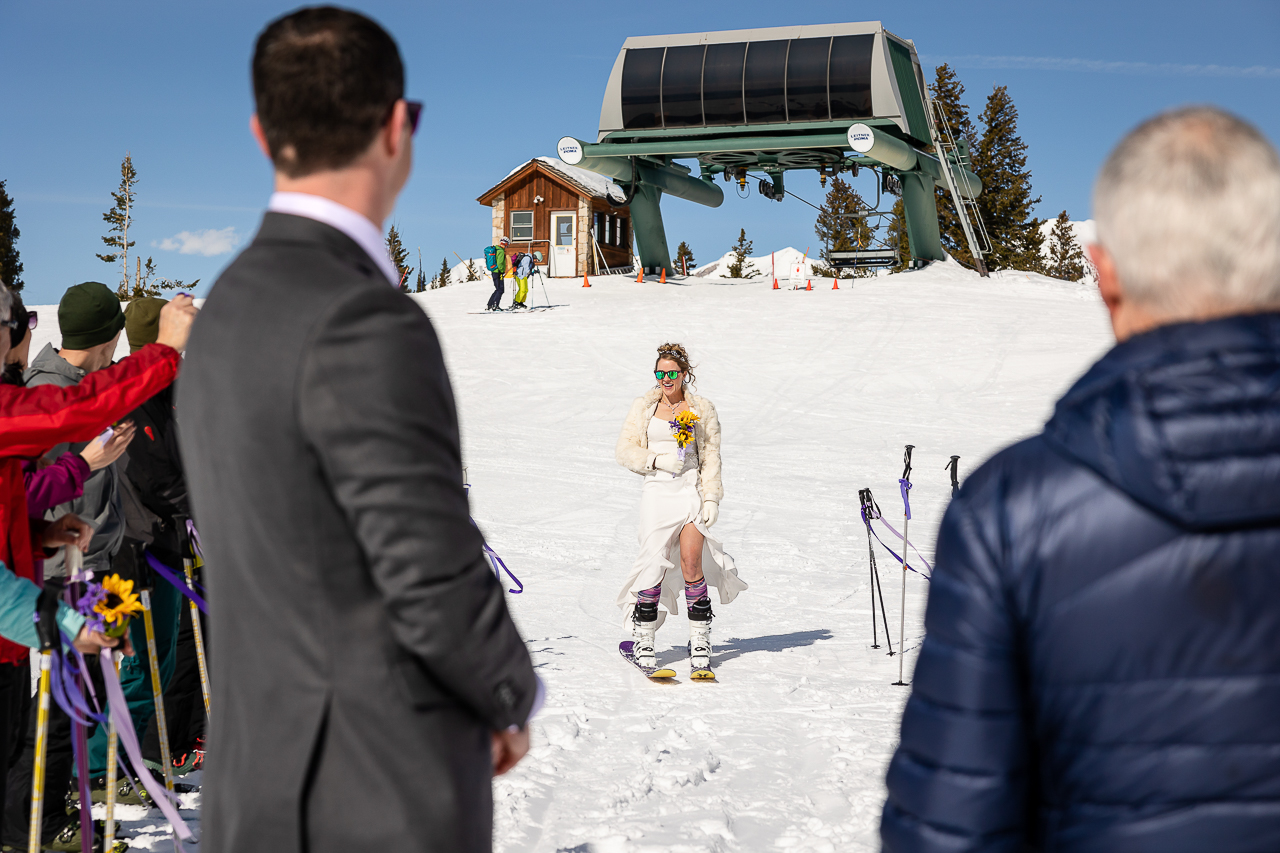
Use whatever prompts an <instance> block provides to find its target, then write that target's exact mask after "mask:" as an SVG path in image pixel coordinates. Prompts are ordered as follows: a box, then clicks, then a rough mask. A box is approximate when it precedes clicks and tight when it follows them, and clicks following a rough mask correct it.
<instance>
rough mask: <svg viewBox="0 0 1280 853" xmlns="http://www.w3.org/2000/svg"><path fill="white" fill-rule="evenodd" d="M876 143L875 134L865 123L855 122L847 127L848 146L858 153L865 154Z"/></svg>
mask: <svg viewBox="0 0 1280 853" xmlns="http://www.w3.org/2000/svg"><path fill="white" fill-rule="evenodd" d="M875 144H876V136H875V134H874V133H872V132H871V128H869V127H867V126H866V125H865V124H861V123H859V124H855V125H854V126H853V127H851V128H849V147H850V148H852V149H853V150H854V151H857V152H858V153H859V154H866V153H867V152H868V151H870V150H871V147H872V146H873V145H875Z"/></svg>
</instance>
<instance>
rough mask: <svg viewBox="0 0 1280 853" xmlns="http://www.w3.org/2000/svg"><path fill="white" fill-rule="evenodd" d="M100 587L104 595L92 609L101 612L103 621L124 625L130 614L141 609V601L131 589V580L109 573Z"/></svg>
mask: <svg viewBox="0 0 1280 853" xmlns="http://www.w3.org/2000/svg"><path fill="white" fill-rule="evenodd" d="M102 589H103V591H104V592H106V596H105V597H104V598H103V599H102V601H99V602H98V603H97V604H96V605H94V608H93V609H94V611H95V612H97V613H101V614H102V618H103V621H105V622H107V623H108V624H118V625H124V624H125V623H126V622H128V621H129V617H130V616H132V615H133V614H135V613H137V612H138V611H139V610H141V609H142V602H141V601H139V600H138V594H137V593H136V592H134V591H133V581H127V580H121V578H120V576H119V575H110V576H108V577H105V578H103V579H102Z"/></svg>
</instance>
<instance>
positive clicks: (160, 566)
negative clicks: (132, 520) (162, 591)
mask: <svg viewBox="0 0 1280 853" xmlns="http://www.w3.org/2000/svg"><path fill="white" fill-rule="evenodd" d="M147 563H148V564H149V565H150V566H151V568H153V569H155V571H156V574H158V575H159V576H160V577H162V578H164V579H165V580H167V581H168V582H169V583H170V584H171V585H172V586H174V587H175V588H176V589H177V590H178V592H180V593H182V594H183V595H185V596H186V597H187V598H189V599H191V600H192V601H194V602H195V603H196V607H199V608H200V609H201V610H203V611H204V612H205V613H208V612H209V608H208V607H206V606H205V603H204V599H203V598H201V597H200V593H198V592H196V591H195V590H194V589H192V588H191V587H189V586H187V582H186V580H185V579H184V578H183V577H182V576H181V575H179V574H178V573H177V572H175V571H174V570H173V569H171V568H169V567H168V566H166V565H165V564H164V563H162V562H160V561H159V560H157V559H156V558H155V555H154V554H152V553H151V552H150V551H148V552H147Z"/></svg>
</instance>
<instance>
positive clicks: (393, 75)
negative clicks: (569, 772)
mask: <svg viewBox="0 0 1280 853" xmlns="http://www.w3.org/2000/svg"><path fill="white" fill-rule="evenodd" d="M253 89H254V99H255V102H256V106H257V113H256V114H255V115H254V117H253V118H252V119H251V126H252V128H253V129H254V135H255V136H256V138H257V140H258V143H259V145H260V146H261V147H262V149H263V152H264V153H265V154H266V155H267V156H268V157H270V158H271V160H272V162H273V163H274V165H275V170H276V171H275V187H276V193H275V194H274V195H273V196H272V199H271V201H270V202H269V203H268V206H267V210H268V212H267V214H266V215H265V216H264V217H263V220H262V227H261V229H260V230H259V231H258V234H257V236H256V237H255V238H254V240H253V242H252V243H251V244H250V245H249V246H248V247H247V248H246V249H245V250H244V251H243V252H242V253H241V254H240V256H239V257H238V258H236V259H235V260H234V261H232V263H231V265H230V266H228V267H227V269H226V270H225V271H224V272H223V273H222V275H221V276H220V277H219V278H218V281H217V283H216V284H214V286H213V290H212V291H211V292H210V294H209V298H208V301H207V302H206V303H205V306H204V308H203V310H202V311H201V316H200V324H199V327H198V329H197V330H196V333H195V336H194V337H193V339H192V342H191V350H190V353H189V355H188V359H187V362H186V364H185V366H184V367H183V371H184V372H183V378H182V382H181V383H179V384H178V387H177V396H178V427H179V433H180V435H181V438H182V456H183V462H184V463H185V467H186V472H187V481H188V484H189V486H190V489H191V504H192V506H193V507H194V509H195V511H196V513H197V516H198V517H197V522H198V523H199V525H200V536H201V540H202V542H203V545H204V552H205V555H206V556H207V558H208V560H209V563H210V565H211V566H214V567H216V569H215V570H214V571H211V572H210V573H209V577H208V580H209V593H210V596H211V597H212V599H213V601H214V602H215V603H216V606H215V607H214V608H213V611H212V612H211V613H210V622H211V626H210V627H211V630H210V632H209V633H210V636H209V642H210V649H209V652H210V655H209V657H210V660H211V662H212V664H213V672H212V673H211V674H210V675H211V680H212V686H213V693H214V695H213V703H212V704H213V708H214V711H213V714H212V716H211V718H210V721H209V725H210V732H209V743H210V744H211V745H212V746H213V748H214V751H213V752H211V753H210V757H209V761H208V763H207V765H206V766H205V770H204V786H203V796H204V817H203V825H204V836H203V837H202V838H201V841H200V849H201V850H202V851H203V853H241V851H250V850H271V851H275V850H308V851H311V853H340V852H341V853H346V851H350V850H414V851H419V853H437V851H438V853H485V851H489V850H490V849H491V844H492V821H493V801H492V776H493V775H494V774H495V773H503V772H506V771H507V770H508V769H510V768H511V767H512V766H514V765H515V763H516V762H517V761H519V760H520V758H521V757H522V756H523V755H524V754H525V751H526V750H527V749H528V729H527V723H528V721H529V718H530V716H531V715H532V713H533V708H534V705H535V702H536V700H537V695H538V684H539V683H538V680H537V677H536V675H535V674H534V671H533V666H532V664H531V663H530V661H529V654H528V651H527V650H526V648H525V644H524V641H523V640H522V639H521V638H520V634H519V632H518V631H517V630H516V628H515V625H514V623H513V622H512V620H511V617H510V615H509V614H508V612H507V607H506V603H505V599H504V593H503V590H502V587H501V586H500V585H499V584H498V582H497V579H496V578H495V577H494V575H493V572H492V571H490V570H489V567H488V565H487V564H486V563H485V560H484V553H483V550H482V549H483V544H484V542H483V539H482V537H481V535H480V531H479V530H478V529H477V528H476V527H475V526H474V525H473V524H472V523H471V521H470V514H469V510H468V507H467V498H466V492H465V491H464V490H463V485H462V458H461V448H460V446H459V437H458V421H457V415H456V412H455V409H454V402H453V392H452V389H451V388H450V384H449V375H448V373H447V371H446V370H445V365H444V359H443V356H442V354H441V352H440V344H439V342H438V340H437V338H436V335H435V331H434V329H433V328H432V325H431V321H430V320H429V319H428V318H427V316H426V315H425V314H424V313H423V312H422V310H421V309H420V308H419V307H418V306H417V305H416V304H415V303H414V302H413V300H412V299H410V298H409V297H407V296H405V295H404V294H402V293H400V292H398V291H397V290H396V288H395V287H394V283H395V281H396V274H395V270H394V269H389V267H390V262H389V261H386V257H387V255H386V251H385V249H384V248H383V245H382V224H383V222H384V221H385V220H386V218H387V217H388V216H389V215H390V214H391V211H392V210H393V209H394V207H395V201H396V198H397V196H398V195H399V193H400V190H401V189H402V188H403V187H404V184H405V181H406V180H407V179H408V176H409V171H410V166H411V162H412V134H413V125H414V120H415V117H416V115H417V109H418V107H419V106H420V105H417V104H414V103H412V102H408V101H405V100H404V97H403V96H404V68H403V66H402V65H401V62H400V54H399V51H398V49H397V48H396V44H395V42H394V41H393V40H392V38H391V37H390V36H389V35H388V34H387V33H386V32H385V31H384V30H383V29H382V28H381V27H379V26H378V25H377V24H375V23H374V22H373V21H371V20H369V19H368V18H366V17H364V16H363V15H360V14H358V13H356V12H350V11H347V10H342V9H335V8H332V7H319V8H306V9H300V10H298V11H296V12H293V13H291V14H289V15H286V16H285V17H283V18H280V19H278V20H276V21H274V22H273V23H271V24H270V25H268V27H267V28H266V30H265V31H263V33H262V34H261V35H260V36H259V38H258V43H257V47H256V49H255V51H254V58H253ZM232 340H234V341H235V345H234V346H231V345H228V342H229V341H232ZM353 782H355V783H356V784H353Z"/></svg>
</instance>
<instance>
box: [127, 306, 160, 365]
mask: <svg viewBox="0 0 1280 853" xmlns="http://www.w3.org/2000/svg"><path fill="white" fill-rule="evenodd" d="M168 304H169V300H168V299H161V298H160V297H158V296H144V297H142V298H141V299H135V300H133V301H132V302H130V303H129V306H128V307H127V308H125V309H124V331H125V334H126V335H128V336H129V352H137V351H138V350H140V349H142V348H143V347H145V346H146V345H147V344H154V343H155V342H156V337H158V336H159V334H160V309H161V308H163V307H164V306H166V305H168Z"/></svg>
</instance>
